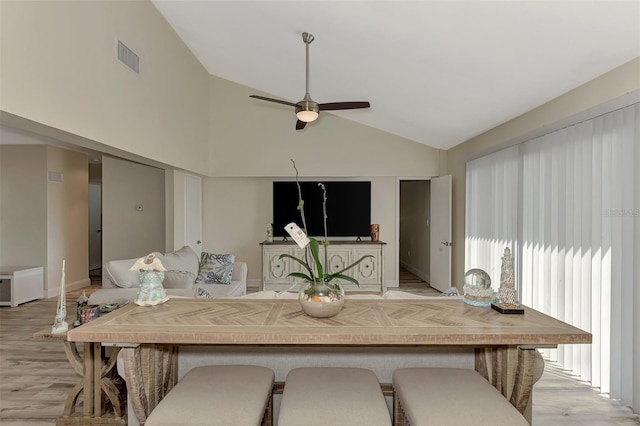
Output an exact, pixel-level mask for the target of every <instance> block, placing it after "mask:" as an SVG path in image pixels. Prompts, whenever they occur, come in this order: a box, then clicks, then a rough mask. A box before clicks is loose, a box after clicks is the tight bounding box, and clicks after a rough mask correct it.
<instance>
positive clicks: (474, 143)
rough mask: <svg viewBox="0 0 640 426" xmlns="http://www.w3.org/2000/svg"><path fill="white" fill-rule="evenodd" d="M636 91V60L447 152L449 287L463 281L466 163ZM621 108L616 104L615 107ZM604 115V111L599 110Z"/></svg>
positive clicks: (639, 66) (639, 83)
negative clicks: (449, 183) (450, 186)
mask: <svg viewBox="0 0 640 426" xmlns="http://www.w3.org/2000/svg"><path fill="white" fill-rule="evenodd" d="M638 90H640V58H637V59H635V60H633V61H631V62H629V63H627V64H625V65H622V66H620V67H618V68H616V69H614V70H612V71H610V72H608V73H606V74H604V75H602V76H601V77H599V78H596V79H594V80H592V81H590V82H588V83H586V84H584V85H582V86H580V87H578V88H576V89H574V90H572V91H570V92H568V93H566V94H564V95H562V96H560V97H558V98H556V99H554V100H552V101H550V102H547V103H546V104H544V105H541V106H540V107H538V108H536V109H534V110H532V111H530V112H528V113H526V114H523V115H521V116H520V117H517V118H515V119H513V120H511V121H509V122H507V123H505V124H503V125H501V126H498V127H496V128H494V129H491V130H490V131H488V132H486V133H483V134H481V135H479V136H477V137H475V138H473V139H470V140H468V141H467V142H465V143H463V144H461V145H458V146H456V147H454V148H452V149H450V150H449V151H447V169H448V170H447V171H443V172H442V174H445V173H450V174H451V175H452V177H453V200H452V203H453V207H452V208H453V218H452V219H453V224H452V228H453V253H452V263H453V271H452V281H453V282H452V284H453V285H456V286H458V288H461V287H462V282H463V279H464V233H465V231H464V214H465V212H464V211H465V173H466V166H465V165H466V162H467V161H469V160H472V159H474V158H478V157H481V156H483V155H486V154H489V153H491V152H495V151H497V150H499V149H502V148H504V147H506V146H509V145H513V144H515V143H519V142H523V141H525V140H528V139H533V137H535V136H539V135H540V134H543V133H547V132H549V131H552V130H555V128H559V126H561V125H570V124H571V121H573V122H575V121H578V120H580V119H582V120H584V119H586V118H588V116H587V114H595V112H596V111H599V110H600V107H601V106H603V105H606V104H609V103H610V102H612V101H614V100H617V99H619V98H621V97H625V100H626V98H627V97H629V98H631V99H634V98H635V99H636V101H637V96H635V97H634V96H629V94H632V95H636V94H637V93H636V92H637V91H638ZM620 106H623V105H619V106H618V107H620ZM599 112H600V113H604V112H606V111H605V110H602V111H599Z"/></svg>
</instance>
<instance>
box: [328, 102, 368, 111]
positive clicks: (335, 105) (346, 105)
mask: <svg viewBox="0 0 640 426" xmlns="http://www.w3.org/2000/svg"><path fill="white" fill-rule="evenodd" d="M318 106H319V107H320V111H335V110H339V109H359V108H369V107H371V104H369V102H329V103H326V104H318Z"/></svg>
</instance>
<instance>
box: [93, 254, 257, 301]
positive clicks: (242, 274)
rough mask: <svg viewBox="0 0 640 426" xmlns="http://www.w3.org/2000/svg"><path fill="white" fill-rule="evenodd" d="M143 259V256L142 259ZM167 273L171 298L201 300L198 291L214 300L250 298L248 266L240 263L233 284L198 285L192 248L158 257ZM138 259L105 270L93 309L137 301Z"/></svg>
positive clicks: (112, 263)
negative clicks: (194, 298) (248, 293)
mask: <svg viewBox="0 0 640 426" xmlns="http://www.w3.org/2000/svg"><path fill="white" fill-rule="evenodd" d="M141 257H142V256H141ZM156 257H157V258H159V259H160V261H161V262H162V265H163V266H164V267H165V268H166V269H167V271H166V272H165V273H164V276H165V278H164V281H163V283H162V284H163V286H164V288H165V290H166V292H167V295H168V296H169V297H197V296H198V289H202V290H204V291H206V293H207V294H209V295H210V296H211V297H213V298H225V297H240V296H244V295H246V294H247V264H246V263H245V262H239V261H236V262H235V263H234V267H233V273H232V276H231V283H230V284H203V283H198V284H196V283H195V281H196V278H197V276H198V271H199V268H200V259H199V257H198V255H197V254H196V253H195V252H194V251H193V249H192V248H191V247H189V246H184V247H182V248H181V249H180V250H176V251H174V252H170V253H164V254H163V253H156ZM136 260H137V258H136V259H124V260H112V261H110V262H107V263H105V264H104V266H103V268H102V288H101V289H100V290H97V291H95V292H94V293H92V294H91V295H90V296H89V304H90V305H101V304H104V303H112V302H115V301H118V300H121V299H124V300H129V301H133V300H135V298H136V295H137V294H138V290H139V287H140V276H139V272H138V271H131V270H130V268H131V266H133V264H134V263H135V261H136Z"/></svg>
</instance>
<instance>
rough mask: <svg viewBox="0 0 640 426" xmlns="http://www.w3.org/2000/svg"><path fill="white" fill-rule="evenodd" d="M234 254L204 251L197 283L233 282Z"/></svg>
mask: <svg viewBox="0 0 640 426" xmlns="http://www.w3.org/2000/svg"><path fill="white" fill-rule="evenodd" d="M235 261H236V256H235V255H234V254H213V253H206V252H202V256H201V257H200V271H199V272H198V278H196V285H197V284H231V274H233V264H234V262H235Z"/></svg>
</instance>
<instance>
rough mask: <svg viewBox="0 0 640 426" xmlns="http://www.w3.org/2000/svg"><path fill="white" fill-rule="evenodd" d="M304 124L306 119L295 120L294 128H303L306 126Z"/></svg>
mask: <svg viewBox="0 0 640 426" xmlns="http://www.w3.org/2000/svg"><path fill="white" fill-rule="evenodd" d="M306 125H307V122H306V121H300V120H298V121H296V130H302V129H304V126H306Z"/></svg>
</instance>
